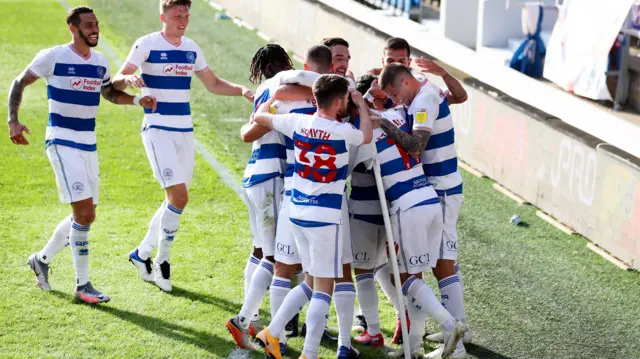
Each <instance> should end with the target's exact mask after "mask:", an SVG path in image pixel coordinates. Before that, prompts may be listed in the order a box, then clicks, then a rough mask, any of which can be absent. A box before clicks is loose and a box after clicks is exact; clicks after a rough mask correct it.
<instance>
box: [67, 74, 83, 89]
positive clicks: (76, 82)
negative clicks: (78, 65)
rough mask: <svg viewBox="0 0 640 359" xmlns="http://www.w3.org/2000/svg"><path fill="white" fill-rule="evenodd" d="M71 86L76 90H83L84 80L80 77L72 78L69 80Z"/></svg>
mask: <svg viewBox="0 0 640 359" xmlns="http://www.w3.org/2000/svg"><path fill="white" fill-rule="evenodd" d="M69 84H70V85H71V88H72V89H74V90H80V89H82V79H81V78H79V77H72V78H71V80H69Z"/></svg>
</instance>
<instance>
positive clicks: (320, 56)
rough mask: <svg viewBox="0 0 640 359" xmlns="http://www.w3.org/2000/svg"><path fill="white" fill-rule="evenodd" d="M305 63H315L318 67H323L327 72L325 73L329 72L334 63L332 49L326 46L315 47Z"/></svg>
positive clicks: (310, 51)
mask: <svg viewBox="0 0 640 359" xmlns="http://www.w3.org/2000/svg"><path fill="white" fill-rule="evenodd" d="M305 61H306V62H313V63H314V64H315V65H317V66H318V67H322V68H323V69H324V70H325V71H323V72H329V70H330V69H331V64H332V63H333V56H332V55H331V49H330V48H328V47H327V46H324V45H313V46H311V47H310V48H309V50H308V51H307V57H306V59H305Z"/></svg>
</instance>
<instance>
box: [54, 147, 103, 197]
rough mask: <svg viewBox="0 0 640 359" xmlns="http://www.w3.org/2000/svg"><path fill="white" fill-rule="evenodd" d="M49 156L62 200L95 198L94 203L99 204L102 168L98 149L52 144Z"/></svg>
mask: <svg viewBox="0 0 640 359" xmlns="http://www.w3.org/2000/svg"><path fill="white" fill-rule="evenodd" d="M47 157H49V162H51V167H53V172H54V173H55V175H56V185H57V187H58V194H59V195H60V202H62V203H73V202H78V201H82V200H84V199H87V198H93V204H98V198H99V192H100V170H99V165H98V153H97V152H96V151H93V152H89V151H82V150H79V149H77V148H73V147H67V146H60V145H50V146H49V147H47Z"/></svg>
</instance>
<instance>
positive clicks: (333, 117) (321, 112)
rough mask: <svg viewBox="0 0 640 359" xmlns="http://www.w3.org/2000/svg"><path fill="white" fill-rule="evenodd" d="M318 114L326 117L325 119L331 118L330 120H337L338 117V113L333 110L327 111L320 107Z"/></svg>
mask: <svg viewBox="0 0 640 359" xmlns="http://www.w3.org/2000/svg"><path fill="white" fill-rule="evenodd" d="M316 114H317V115H318V117H320V118H324V119H325V120H329V121H337V118H338V114H337V113H335V112H331V111H325V110H321V109H318V112H316Z"/></svg>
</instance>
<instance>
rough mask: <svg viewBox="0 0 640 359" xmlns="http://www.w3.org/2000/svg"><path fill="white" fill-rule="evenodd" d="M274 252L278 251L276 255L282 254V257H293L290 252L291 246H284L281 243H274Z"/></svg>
mask: <svg viewBox="0 0 640 359" xmlns="http://www.w3.org/2000/svg"><path fill="white" fill-rule="evenodd" d="M276 251H278V253H281V254H284V255H289V256H290V255H293V254H295V253H294V252H293V251H292V250H291V246H290V245H284V244H282V243H276Z"/></svg>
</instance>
